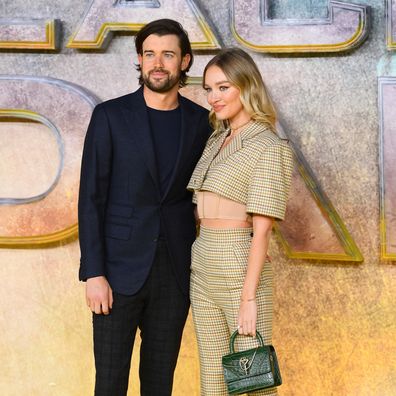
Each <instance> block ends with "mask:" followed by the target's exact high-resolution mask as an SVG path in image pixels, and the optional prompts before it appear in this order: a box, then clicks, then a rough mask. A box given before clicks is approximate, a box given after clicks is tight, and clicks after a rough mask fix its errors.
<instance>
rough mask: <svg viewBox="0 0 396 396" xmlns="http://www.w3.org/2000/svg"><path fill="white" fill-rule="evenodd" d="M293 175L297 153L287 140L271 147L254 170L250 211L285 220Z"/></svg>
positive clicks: (249, 196)
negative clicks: (294, 158) (295, 154)
mask: <svg viewBox="0 0 396 396" xmlns="http://www.w3.org/2000/svg"><path fill="white" fill-rule="evenodd" d="M292 173H293V153H292V151H291V149H290V147H289V146H288V143H287V142H286V141H284V140H280V141H279V142H277V143H275V144H273V145H271V146H269V147H267V148H266V149H265V150H264V151H263V153H262V155H261V157H260V158H259V160H258V161H257V164H256V166H255V168H254V170H253V173H252V177H251V180H250V182H249V187H248V197H247V203H246V212H248V213H256V214H261V215H265V216H268V217H274V218H276V219H279V220H283V219H284V217H285V212H286V204H287V199H288V196H289V190H290V184H291V177H292Z"/></svg>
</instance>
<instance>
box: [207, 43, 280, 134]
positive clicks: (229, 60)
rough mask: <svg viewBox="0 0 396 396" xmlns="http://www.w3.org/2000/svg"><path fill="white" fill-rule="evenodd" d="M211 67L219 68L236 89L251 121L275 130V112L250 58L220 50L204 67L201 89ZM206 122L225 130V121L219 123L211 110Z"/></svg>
mask: <svg viewBox="0 0 396 396" xmlns="http://www.w3.org/2000/svg"><path fill="white" fill-rule="evenodd" d="M211 66H217V67H219V68H220V69H221V70H222V72H223V73H224V74H225V75H226V77H227V79H228V80H229V81H230V83H231V84H233V85H234V86H236V87H237V88H238V89H239V91H240V99H241V102H242V105H243V107H244V109H245V110H246V111H247V112H248V113H249V114H250V116H251V117H252V119H253V120H255V121H259V122H262V123H263V124H265V125H266V126H268V127H269V128H270V129H271V130H273V131H275V122H276V112H275V109H274V106H273V105H272V102H271V99H270V97H269V94H268V92H267V89H266V87H265V84H264V81H263V78H262V77H261V74H260V71H259V69H258V67H257V65H256V64H255V63H254V60H253V59H252V57H251V56H250V55H249V54H247V53H246V52H245V51H243V50H241V49H240V48H226V49H223V50H221V51H220V52H219V53H218V54H217V55H216V56H215V57H214V58H213V59H211V60H210V61H209V63H208V64H207V65H206V67H205V70H204V73H203V86H205V76H206V72H207V71H208V69H209V68H210V67H211ZM209 121H210V124H211V126H212V127H213V128H214V129H215V130H222V129H226V128H228V121H227V120H218V119H217V118H216V115H215V113H214V111H213V110H212V111H211V112H210V114H209Z"/></svg>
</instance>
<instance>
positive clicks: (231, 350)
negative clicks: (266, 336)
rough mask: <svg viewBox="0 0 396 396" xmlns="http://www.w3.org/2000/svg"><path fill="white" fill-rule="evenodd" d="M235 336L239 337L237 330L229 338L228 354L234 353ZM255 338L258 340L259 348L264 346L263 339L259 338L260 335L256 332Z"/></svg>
mask: <svg viewBox="0 0 396 396" xmlns="http://www.w3.org/2000/svg"><path fill="white" fill-rule="evenodd" d="M237 335H239V333H238V330H235V331H234V332H233V333H232V335H231V338H230V352H231V353H234V352H235V349H234V343H235V338H236V337H237ZM256 337H257V338H258V340H259V343H260V346H264V341H263V337H261V334H260V333H259V332H258V331H256Z"/></svg>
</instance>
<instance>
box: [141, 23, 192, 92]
mask: <svg viewBox="0 0 396 396" xmlns="http://www.w3.org/2000/svg"><path fill="white" fill-rule="evenodd" d="M150 34H156V35H157V36H166V35H168V34H174V35H175V36H177V37H178V39H179V46H180V49H181V55H182V57H184V56H185V55H186V54H190V57H191V59H190V62H189V64H188V66H187V68H186V69H185V70H182V71H181V74H180V82H179V86H180V87H184V86H185V85H186V81H187V72H188V71H189V70H190V67H191V65H192V63H193V54H192V49H191V44H190V40H189V39H188V34H187V32H186V31H185V30H184V29H183V26H182V25H181V24H180V23H179V22H176V21H174V20H173V19H157V20H156V21H152V22H150V23H148V24H147V25H145V26H144V27H142V29H140V30H139V32H138V33H137V35H136V37H135V47H136V52H137V53H138V54H139V55H141V56H143V41H144V40H146V38H147V37H148V36H150ZM136 69H137V70H138V71H139V72H140V76H139V84H140V85H143V77H142V70H141V68H140V65H137V66H136Z"/></svg>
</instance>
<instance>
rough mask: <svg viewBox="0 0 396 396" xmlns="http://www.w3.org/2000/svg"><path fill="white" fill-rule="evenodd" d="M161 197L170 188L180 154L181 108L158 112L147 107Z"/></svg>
mask: <svg viewBox="0 0 396 396" xmlns="http://www.w3.org/2000/svg"><path fill="white" fill-rule="evenodd" d="M147 111H148V116H149V121H150V129H151V135H152V138H153V143H154V152H155V157H156V162H157V172H158V177H159V181H160V187H161V196H163V195H164V193H165V191H166V189H167V188H168V185H169V182H170V179H171V177H172V174H173V170H174V167H175V165H176V159H177V155H178V153H179V146H180V135H181V112H180V107H178V108H176V109H174V110H156V109H152V108H150V107H147Z"/></svg>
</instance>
